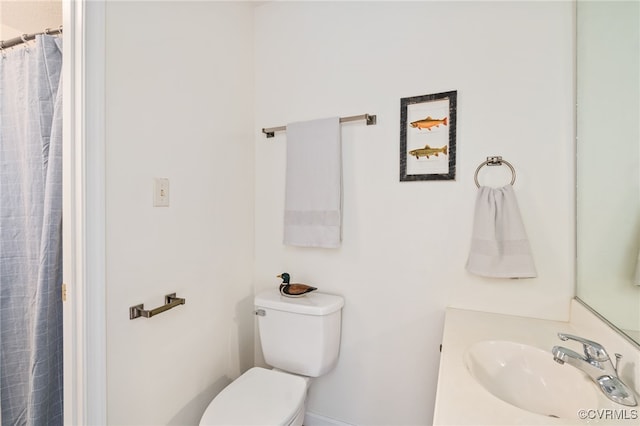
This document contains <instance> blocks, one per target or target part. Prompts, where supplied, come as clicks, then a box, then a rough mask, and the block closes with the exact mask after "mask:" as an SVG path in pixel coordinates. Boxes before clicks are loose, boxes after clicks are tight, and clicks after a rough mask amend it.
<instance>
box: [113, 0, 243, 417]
mask: <svg viewBox="0 0 640 426" xmlns="http://www.w3.org/2000/svg"><path fill="white" fill-rule="evenodd" d="M106 13H107V15H106V25H107V34H106V67H107V69H106V93H107V95H106V96H107V101H106V128H107V131H106V133H107V134H106V147H107V148H106V175H107V176H106V185H107V188H106V204H107V212H106V222H107V229H106V235H107V251H106V255H107V258H106V269H107V270H106V274H107V282H106V288H107V294H106V297H107V346H108V350H107V369H108V423H109V424H110V425H121V424H131V425H145V424H147V425H161V424H175V425H178V424H180V425H185V424H197V422H198V420H199V418H200V416H201V415H202V413H203V411H204V409H205V407H206V405H207V404H208V402H209V401H210V400H211V398H212V397H213V396H214V395H215V394H216V393H217V392H218V391H219V390H220V389H222V387H223V386H225V385H226V384H227V383H228V382H229V381H230V380H231V379H233V378H235V377H237V376H238V375H239V374H240V373H241V372H242V371H244V370H245V369H247V368H249V367H251V366H253V321H254V319H253V314H252V309H253V306H252V294H253V287H252V258H253V252H252V247H253V174H254V172H253V169H254V166H253V145H252V144H253V134H252V129H251V126H252V123H253V121H254V120H253V113H252V111H253V87H252V86H253V85H252V76H253V53H252V52H253V32H252V25H253V24H252V20H253V15H252V9H251V7H250V6H249V5H247V4H246V3H236V4H231V3H219V2H107V5H106ZM154 177H165V178H169V179H170V203H171V204H170V207H165V208H154V207H152V188H153V185H152V179H153V178H154ZM172 292H177V295H178V296H179V297H184V298H186V304H185V305H184V306H179V307H177V308H175V309H173V310H170V311H168V312H165V313H163V314H161V315H159V316H157V317H154V318H151V319H145V318H139V319H136V320H133V321H132V320H129V313H128V312H129V306H132V305H136V304H139V303H144V305H145V308H146V309H151V308H155V307H157V306H161V305H162V304H163V303H164V297H163V296H164V295H165V294H168V293H172Z"/></svg>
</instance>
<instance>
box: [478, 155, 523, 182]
mask: <svg viewBox="0 0 640 426" xmlns="http://www.w3.org/2000/svg"><path fill="white" fill-rule="evenodd" d="M502 164H506V165H507V166H508V167H509V169H511V186H513V184H514V183H515V181H516V169H514V168H513V166H512V165H511V163H509V162H508V161H507V160H503V159H502V157H487V161H485V162H483V163H482V164H480V165H479V166H478V168H477V169H476V173H475V174H474V175H473V180H474V181H475V182H476V186H477V187H478V188H480V183H478V172H479V171H480V169H481V168H482V167H484V166H501V165H502Z"/></svg>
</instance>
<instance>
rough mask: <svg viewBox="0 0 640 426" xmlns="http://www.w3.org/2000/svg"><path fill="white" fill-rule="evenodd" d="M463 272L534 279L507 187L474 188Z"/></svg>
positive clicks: (512, 196) (524, 236) (526, 243)
mask: <svg viewBox="0 0 640 426" xmlns="http://www.w3.org/2000/svg"><path fill="white" fill-rule="evenodd" d="M467 270H468V271H469V272H471V273H473V274H476V275H480V276H483V277H496V278H533V277H536V276H537V273H536V267H535V265H534V263H533V257H532V256H531V249H530V247H529V239H528V238H527V233H526V231H525V229H524V224H523V223H522V218H521V217H520V209H519V208H518V202H517V200H516V195H515V193H514V192H513V187H512V186H511V185H507V186H504V187H502V188H490V187H487V186H481V187H480V188H479V189H478V195H477V197H476V208H475V215H474V220H473V235H472V239H471V250H470V253H469V259H468V260H467Z"/></svg>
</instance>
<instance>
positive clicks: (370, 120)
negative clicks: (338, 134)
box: [262, 114, 377, 138]
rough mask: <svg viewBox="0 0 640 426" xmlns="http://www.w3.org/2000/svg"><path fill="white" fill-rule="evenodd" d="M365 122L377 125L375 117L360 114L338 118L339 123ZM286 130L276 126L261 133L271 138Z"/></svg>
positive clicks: (285, 127) (284, 127)
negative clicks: (276, 133)
mask: <svg viewBox="0 0 640 426" xmlns="http://www.w3.org/2000/svg"><path fill="white" fill-rule="evenodd" d="M359 120H365V121H366V123H367V126H373V125H375V124H376V123H377V116H375V115H373V114H362V115H352V116H350V117H340V123H348V122H350V121H359ZM285 130H287V126H278V127H269V128H263V129H262V133H264V134H265V136H266V137H268V138H272V137H274V136H275V132H283V131H285Z"/></svg>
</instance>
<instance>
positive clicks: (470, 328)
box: [433, 302, 640, 426]
mask: <svg viewBox="0 0 640 426" xmlns="http://www.w3.org/2000/svg"><path fill="white" fill-rule="evenodd" d="M573 303H575V302H572V309H574V308H576V307H575V306H574V305H573ZM577 309H579V308H577ZM583 309H584V308H583ZM601 331H602V330H600V329H598V327H591V326H589V324H586V325H585V324H584V323H579V324H578V323H572V322H562V321H551V320H542V319H534V318H525V317H517V316H510V315H502V314H493V313H487V312H477V311H469V310H462V309H454V308H448V309H447V311H446V318H445V326H444V335H443V341H442V354H441V358H440V370H439V375H438V389H437V394H436V402H435V411H434V419H433V424H434V425H474V426H479V425H493V426H497V425H568V424H576V425H583V424H598V425H602V424H622V425H636V424H638V419H639V418H640V417H639V416H640V407H637V406H636V407H624V406H622V405H618V404H614V403H611V402H610V401H608V400H607V399H606V397H604V395H602V405H600V407H608V408H609V409H610V410H611V412H610V413H609V412H600V413H590V417H592V418H590V419H587V420H582V419H580V415H581V414H582V413H578V412H576V414H575V419H567V418H564V419H559V418H553V417H548V416H544V415H540V414H535V413H532V412H529V411H526V410H523V409H520V408H518V407H515V406H513V405H511V404H509V403H507V402H504V401H502V400H501V399H499V398H497V397H495V396H494V395H492V394H491V393H490V392H489V391H487V390H486V389H485V388H484V387H483V386H482V385H481V384H479V383H478V382H477V381H476V379H475V378H474V377H473V376H472V375H471V374H470V372H469V371H468V370H467V368H466V366H465V361H464V356H465V352H466V351H467V348H469V347H470V346H471V345H473V344H474V343H476V342H481V341H487V340H491V341H496V340H497V341H510V342H517V343H522V344H526V345H529V346H534V347H536V348H539V349H541V350H543V351H547V352H549V357H550V359H551V357H552V355H551V348H552V347H553V346H554V345H562V344H564V343H565V342H561V341H560V340H559V339H558V337H557V333H558V332H564V333H569V334H575V335H579V336H583V337H586V338H588V339H591V340H595V341H600V342H601V343H602V344H603V345H604V346H605V348H606V349H607V350H609V351H610V353H614V352H621V353H624V354H625V356H627V354H628V355H629V357H627V358H626V364H622V365H621V368H619V371H629V369H631V370H632V371H636V372H637V370H638V369H639V368H640V363H639V362H638V360H640V351H637V350H632V353H629V352H628V351H629V349H628V348H627V347H624V348H622V350H618V348H619V346H617V345H615V344H614V343H611V342H613V340H611V338H607V339H605V340H604V341H603V340H598V339H600V338H601V337H603V338H604V336H601V335H597V334H598V332H601ZM609 343H610V344H611V345H613V346H614V347H611V348H610V347H607V344H609ZM623 346H624V345H623ZM575 349H577V350H579V348H575ZM623 351H626V352H623ZM565 366H566V368H573V367H571V366H569V365H565ZM565 366H563V367H565ZM623 378H624V377H623ZM587 384H588V385H591V384H592V382H588V383H587ZM627 384H628V385H633V379H632V380H631V383H629V382H628V381H627ZM593 386H595V384H593ZM598 392H599V390H598ZM582 408H584V409H585V410H590V409H594V408H596V407H582ZM611 415H616V416H619V417H623V419H622V420H616V421H611V420H610V419H603V418H602V417H607V416H609V417H610V416H611ZM598 416H599V417H601V418H600V419H595V418H594V417H598Z"/></svg>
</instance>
